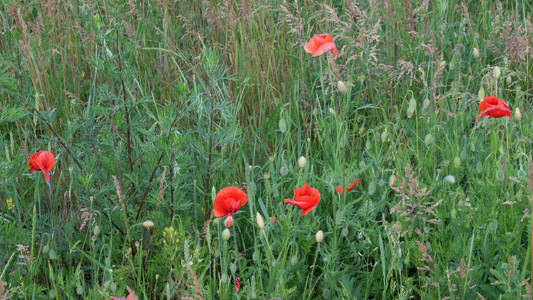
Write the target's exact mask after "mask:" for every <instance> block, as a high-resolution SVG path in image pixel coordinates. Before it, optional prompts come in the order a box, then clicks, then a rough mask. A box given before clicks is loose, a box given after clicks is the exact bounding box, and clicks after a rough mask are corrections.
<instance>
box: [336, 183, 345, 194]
mask: <svg viewBox="0 0 533 300" xmlns="http://www.w3.org/2000/svg"><path fill="white" fill-rule="evenodd" d="M335 190H336V191H337V193H339V195H342V193H344V188H343V187H342V185H337V186H336V187H335Z"/></svg>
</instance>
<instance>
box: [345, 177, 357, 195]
mask: <svg viewBox="0 0 533 300" xmlns="http://www.w3.org/2000/svg"><path fill="white" fill-rule="evenodd" d="M356 185H359V178H355V181H352V182H350V184H348V186H347V187H346V191H347V192H349V191H351V190H352V189H353V188H354V187H355V186H356Z"/></svg>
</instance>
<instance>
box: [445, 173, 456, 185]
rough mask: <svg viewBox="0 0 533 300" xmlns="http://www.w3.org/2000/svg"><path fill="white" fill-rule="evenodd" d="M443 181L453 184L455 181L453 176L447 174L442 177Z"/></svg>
mask: <svg viewBox="0 0 533 300" xmlns="http://www.w3.org/2000/svg"><path fill="white" fill-rule="evenodd" d="M444 181H445V182H446V183H449V184H454V183H455V176H453V175H448V176H446V177H444Z"/></svg>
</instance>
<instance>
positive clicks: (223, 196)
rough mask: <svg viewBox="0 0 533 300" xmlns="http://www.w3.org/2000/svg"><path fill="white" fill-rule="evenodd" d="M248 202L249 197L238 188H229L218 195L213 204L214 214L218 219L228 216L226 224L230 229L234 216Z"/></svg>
mask: <svg viewBox="0 0 533 300" xmlns="http://www.w3.org/2000/svg"><path fill="white" fill-rule="evenodd" d="M247 202H248V196H247V195H246V193H245V192H243V191H242V190H241V189H240V188H238V187H234V186H228V187H225V188H223V189H221V190H220V191H219V192H218V193H217V196H216V197H215V203H213V213H214V214H215V217H217V218H220V217H224V216H227V217H228V218H227V219H226V221H225V224H226V227H230V226H231V223H232V217H233V214H234V213H235V212H236V211H238V210H239V209H240V208H241V206H243V205H244V204H246V203H247Z"/></svg>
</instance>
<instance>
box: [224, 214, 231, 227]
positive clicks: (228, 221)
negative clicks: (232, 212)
mask: <svg viewBox="0 0 533 300" xmlns="http://www.w3.org/2000/svg"><path fill="white" fill-rule="evenodd" d="M231 223H233V218H232V217H231V216H229V217H227V218H226V220H225V221H224V225H226V227H230V226H231Z"/></svg>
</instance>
